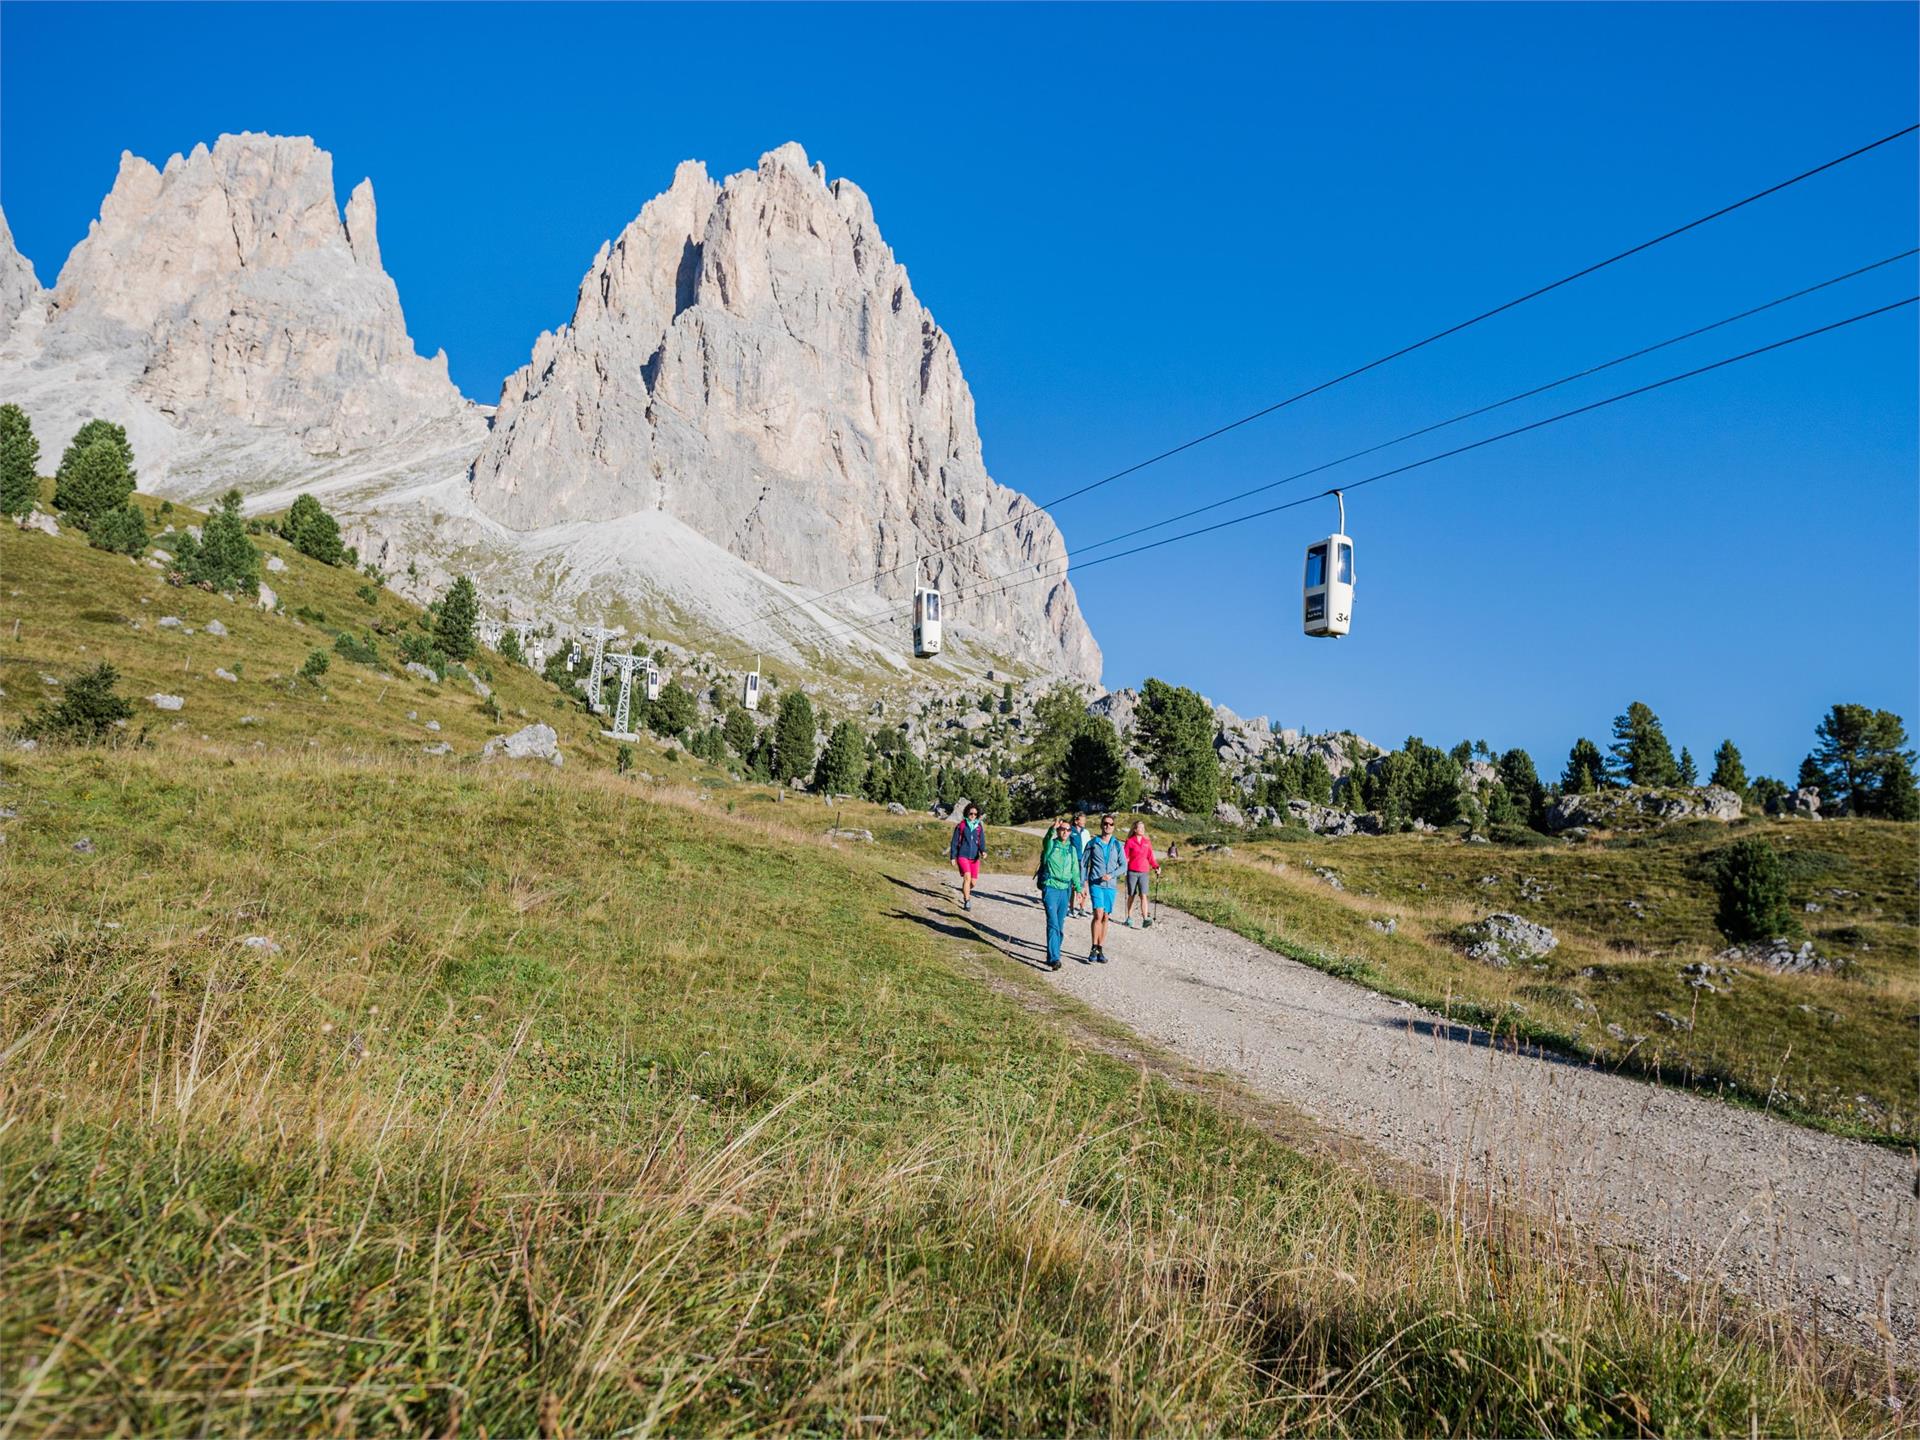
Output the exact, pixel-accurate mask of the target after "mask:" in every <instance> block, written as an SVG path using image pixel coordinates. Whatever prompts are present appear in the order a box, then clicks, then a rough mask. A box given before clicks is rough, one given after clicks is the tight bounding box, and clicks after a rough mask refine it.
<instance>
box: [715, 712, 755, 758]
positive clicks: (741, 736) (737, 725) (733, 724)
mask: <svg viewBox="0 0 1920 1440" xmlns="http://www.w3.org/2000/svg"><path fill="white" fill-rule="evenodd" d="M720 733H721V734H722V735H723V736H724V737H725V738H726V742H727V744H728V745H730V746H731V747H732V748H733V753H734V754H736V755H738V756H739V757H740V758H741V759H742V760H745V759H747V758H748V757H749V756H751V755H752V753H753V747H754V743H755V742H756V741H757V740H758V739H759V738H760V728H759V726H757V725H755V724H754V723H753V716H751V715H749V714H748V713H747V711H746V707H745V706H742V705H733V706H730V707H728V710H727V718H726V720H725V722H724V723H723V724H722V725H721V727H720Z"/></svg>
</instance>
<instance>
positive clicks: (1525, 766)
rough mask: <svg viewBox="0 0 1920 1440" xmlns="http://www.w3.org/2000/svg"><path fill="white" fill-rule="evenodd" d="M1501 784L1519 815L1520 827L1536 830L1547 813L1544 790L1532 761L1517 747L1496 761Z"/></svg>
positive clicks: (1545, 789)
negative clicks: (1529, 827)
mask: <svg viewBox="0 0 1920 1440" xmlns="http://www.w3.org/2000/svg"><path fill="white" fill-rule="evenodd" d="M1499 766H1500V784H1501V786H1502V787H1503V788H1504V789H1505V790H1506V792H1507V796H1508V798H1509V799H1510V800H1512V802H1513V807H1514V809H1515V810H1517V811H1518V812H1519V813H1520V823H1522V824H1524V825H1532V826H1535V827H1538V826H1539V824H1540V823H1541V820H1542V817H1543V816H1544V815H1545V814H1546V809H1547V787H1546V786H1544V785H1542V784H1541V783H1540V772H1539V771H1538V770H1536V769H1534V766H1533V757H1532V756H1531V755H1529V754H1528V753H1527V752H1526V751H1525V750H1522V749H1520V748H1519V747H1518V746H1516V747H1514V748H1513V749H1511V750H1509V751H1507V752H1506V754H1504V755H1502V756H1501V757H1500V760H1499Z"/></svg>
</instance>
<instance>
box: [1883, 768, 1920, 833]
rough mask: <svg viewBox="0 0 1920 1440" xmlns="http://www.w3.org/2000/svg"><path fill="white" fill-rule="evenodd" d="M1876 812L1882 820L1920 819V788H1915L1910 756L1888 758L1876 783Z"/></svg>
mask: <svg viewBox="0 0 1920 1440" xmlns="http://www.w3.org/2000/svg"><path fill="white" fill-rule="evenodd" d="M1874 814H1876V815H1878V816H1879V817H1880V818H1881V819H1882V820H1920V790H1916V789H1915V788H1914V779H1913V761H1912V759H1911V758H1910V757H1909V756H1907V755H1891V756H1889V757H1888V758H1887V761H1886V764H1885V766H1884V767H1883V768H1882V769H1881V771H1880V777H1879V779H1878V781H1877V782H1876V783H1875V785H1874Z"/></svg>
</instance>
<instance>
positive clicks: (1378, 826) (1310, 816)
mask: <svg viewBox="0 0 1920 1440" xmlns="http://www.w3.org/2000/svg"><path fill="white" fill-rule="evenodd" d="M1286 814H1287V819H1288V821H1289V822H1290V823H1292V824H1295V825H1304V826H1306V828H1307V829H1309V830H1311V831H1312V832H1313V833H1314V834H1316V835H1384V834H1385V833H1386V828H1387V827H1386V825H1385V824H1384V823H1383V822H1382V821H1381V819H1380V817H1379V816H1378V815H1375V814H1373V813H1372V812H1371V811H1362V812H1358V813H1356V812H1354V811H1352V810H1340V809H1336V808H1335V807H1334V806H1332V805H1316V804H1314V803H1313V801H1311V800H1289V801H1287V810H1286Z"/></svg>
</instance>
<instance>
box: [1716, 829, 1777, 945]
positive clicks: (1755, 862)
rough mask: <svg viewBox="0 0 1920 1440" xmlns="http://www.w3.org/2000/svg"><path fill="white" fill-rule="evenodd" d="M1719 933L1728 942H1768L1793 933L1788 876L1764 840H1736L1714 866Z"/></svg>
mask: <svg viewBox="0 0 1920 1440" xmlns="http://www.w3.org/2000/svg"><path fill="white" fill-rule="evenodd" d="M1716 871H1717V879H1718V882H1719V889H1720V914H1719V917H1718V920H1719V925H1720V930H1721V933H1723V934H1724V935H1726V936H1727V938H1728V939H1730V940H1736V941H1740V940H1771V939H1773V938H1775V937H1776V936H1784V935H1789V934H1791V933H1792V932H1793V912H1792V911H1791V910H1790V909H1788V907H1787V877H1786V871H1785V870H1784V869H1783V868H1782V867H1781V864H1780V857H1779V856H1778V855H1776V854H1774V853H1773V847H1772V846H1770V845H1768V844H1767V842H1766V841H1764V840H1737V841H1735V842H1734V843H1733V844H1732V845H1729V846H1728V847H1727V848H1726V850H1724V851H1723V852H1722V853H1721V855H1720V857H1719V860H1718V863H1717V865H1716Z"/></svg>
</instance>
